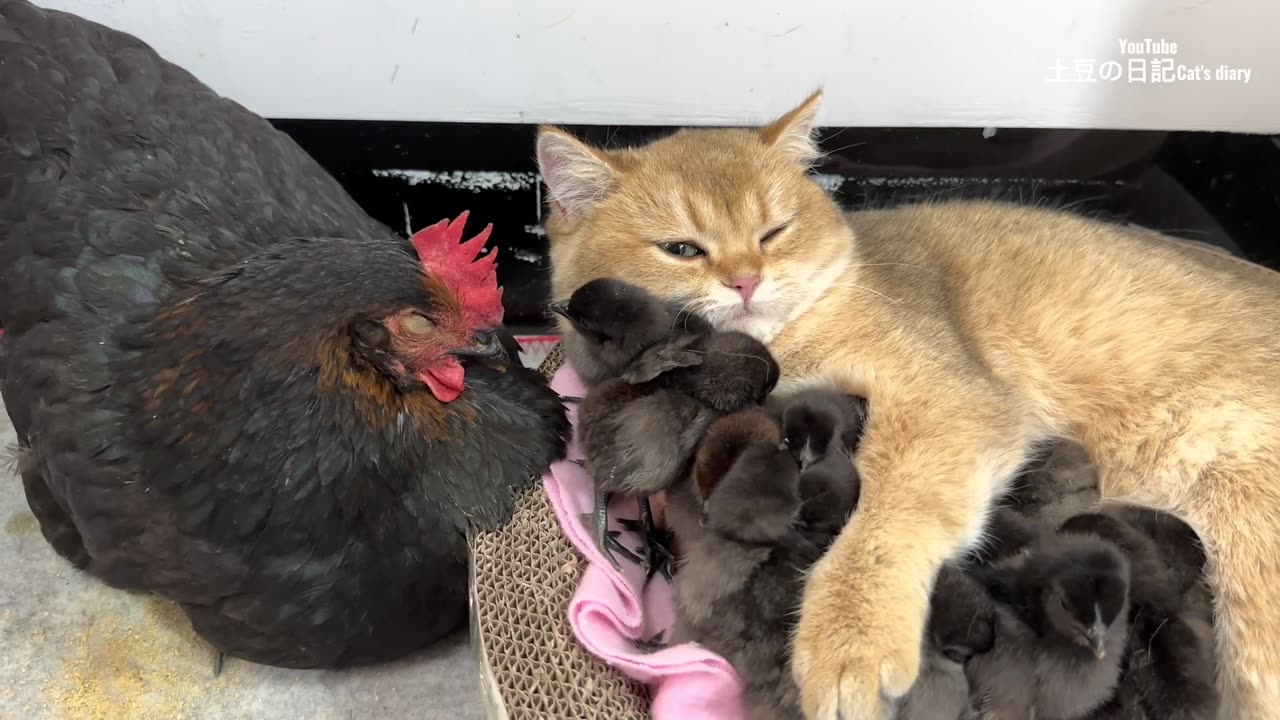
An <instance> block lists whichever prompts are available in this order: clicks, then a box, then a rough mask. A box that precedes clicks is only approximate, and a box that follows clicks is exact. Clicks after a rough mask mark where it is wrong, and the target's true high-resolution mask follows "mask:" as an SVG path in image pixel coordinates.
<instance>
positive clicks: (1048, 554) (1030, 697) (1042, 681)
mask: <svg viewBox="0 0 1280 720" xmlns="http://www.w3.org/2000/svg"><path fill="white" fill-rule="evenodd" d="M981 575H982V577H983V579H984V580H985V583H986V585H987V587H988V589H989V591H990V592H991V597H992V599H993V600H994V601H996V622H995V641H994V643H993V646H992V649H991V651H990V652H987V653H983V654H981V655H976V656H974V657H973V658H970V660H969V661H968V663H966V665H965V675H966V677H967V678H968V679H969V684H970V693H971V696H970V706H969V708H968V713H969V716H972V717H988V718H996V717H999V718H1026V717H1030V716H1031V715H1030V714H1031V712H1033V711H1034V713H1035V717H1038V718H1051V719H1055V720H1069V719H1072V718H1083V717H1086V716H1087V715H1088V714H1089V713H1090V712H1092V711H1094V710H1096V709H1098V708H1099V707H1100V706H1102V705H1103V704H1104V703H1106V702H1107V701H1108V699H1110V698H1111V696H1112V693H1113V691H1114V689H1115V687H1116V685H1117V682H1118V680H1119V677H1120V669H1121V661H1122V659H1123V656H1124V652H1123V651H1124V648H1125V643H1126V639H1127V631H1128V625H1129V623H1128V619H1129V585H1130V567H1129V562H1128V560H1127V559H1126V558H1125V555H1124V554H1123V553H1122V552H1121V550H1120V549H1119V548H1118V547H1116V546H1115V545H1114V544H1112V543H1110V542H1108V541H1106V540H1103V539H1101V538H1098V537H1096V536H1091V535H1076V534H1069V533H1068V534H1061V535H1058V536H1055V537H1047V538H1041V539H1037V540H1036V541H1035V542H1034V543H1032V544H1031V545H1030V546H1029V547H1028V548H1026V550H1025V551H1024V552H1021V553H1019V554H1017V555H1015V556H1013V557H1010V558H1007V559H1006V560H1004V561H1002V562H1000V563H997V564H996V565H994V566H992V567H990V568H984V569H983V570H982V571H981Z"/></svg>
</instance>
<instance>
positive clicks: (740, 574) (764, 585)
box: [667, 409, 849, 719]
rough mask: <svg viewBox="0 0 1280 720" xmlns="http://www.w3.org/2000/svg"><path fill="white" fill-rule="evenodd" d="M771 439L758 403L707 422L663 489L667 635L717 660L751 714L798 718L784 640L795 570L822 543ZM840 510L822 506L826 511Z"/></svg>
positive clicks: (786, 458)
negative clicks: (804, 526)
mask: <svg viewBox="0 0 1280 720" xmlns="http://www.w3.org/2000/svg"><path fill="white" fill-rule="evenodd" d="M780 441H781V434H780V432H779V428H778V426H777V424H776V422H775V421H774V420H773V419H771V418H770V417H769V416H768V415H767V414H766V413H765V412H763V411H761V410H755V409H753V410H746V411H743V412H740V413H735V414H732V415H728V416H725V417H723V418H720V419H719V420H717V421H716V422H715V423H713V424H712V426H711V428H710V429H709V430H708V431H707V434H706V437H705V438H704V439H703V441H702V443H701V444H700V445H699V447H698V452H697V456H696V459H695V462H694V468H693V471H692V472H691V473H690V475H689V476H688V479H687V480H686V481H685V482H682V483H679V484H678V485H676V486H675V487H673V488H672V489H671V490H670V491H669V493H668V500H667V519H668V521H669V522H670V524H671V528H672V529H673V530H674V531H675V534H676V537H677V539H678V540H679V541H680V543H681V547H682V549H683V550H684V553H683V556H682V564H681V567H680V572H679V573H678V574H677V576H676V582H675V589H676V633H675V637H676V639H677V640H678V641H695V642H698V643H701V644H702V645H704V646H705V647H707V648H708V649H710V650H712V651H713V652H716V653H719V654H720V655H721V656H723V657H724V658H725V659H727V660H728V661H729V662H730V663H731V664H732V665H733V666H734V668H735V669H736V670H737V671H738V674H739V675H740V676H741V677H742V679H743V682H744V684H745V685H746V696H747V702H748V704H749V706H750V707H751V709H752V713H753V716H754V717H768V718H797V719H798V718H801V717H802V714H801V711H800V707H799V692H798V689H797V688H796V686H795V682H794V681H793V680H792V677H791V670H790V660H789V647H788V645H789V642H790V637H791V632H792V630H793V624H794V621H795V617H796V611H797V609H798V607H799V603H800V597H801V592H802V590H803V585H804V575H805V572H806V571H807V569H808V568H809V567H810V566H811V565H812V564H813V563H814V562H816V561H817V560H818V558H819V557H821V555H822V547H823V545H824V543H823V542H822V541H818V542H815V541H814V539H813V538H812V537H811V535H810V534H809V533H805V532H802V531H801V530H800V529H799V527H798V516H799V513H800V507H801V503H802V502H803V501H804V499H805V498H804V497H803V495H802V494H801V490H800V467H799V464H798V463H797V462H796V461H795V459H794V458H793V457H792V456H791V453H789V452H788V451H786V450H785V449H782V448H781V447H780ZM848 512H849V508H848V507H843V508H841V507H832V508H831V514H832V516H833V518H834V517H840V516H844V515H847V514H848ZM829 540H830V538H828V539H827V542H829Z"/></svg>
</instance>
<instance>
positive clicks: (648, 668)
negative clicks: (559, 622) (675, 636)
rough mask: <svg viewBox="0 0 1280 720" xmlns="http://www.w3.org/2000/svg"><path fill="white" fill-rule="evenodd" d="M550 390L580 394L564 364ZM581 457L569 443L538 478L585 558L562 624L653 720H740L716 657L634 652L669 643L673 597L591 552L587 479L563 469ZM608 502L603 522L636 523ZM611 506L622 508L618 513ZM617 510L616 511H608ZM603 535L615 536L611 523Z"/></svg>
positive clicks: (675, 649) (738, 696)
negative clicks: (642, 693)
mask: <svg viewBox="0 0 1280 720" xmlns="http://www.w3.org/2000/svg"><path fill="white" fill-rule="evenodd" d="M551 388H552V389H553V390H555V391H556V392H558V393H560V394H561V395H568V396H574V397H582V396H583V395H584V394H585V392H586V390H585V388H584V387H583V385H582V381H581V380H579V379H578V375H577V373H575V372H574V371H573V369H572V368H571V367H569V365H567V364H566V365H565V366H564V367H562V368H561V369H560V371H559V372H557V373H556V376H555V377H554V378H553V379H552V381H551ZM569 421H570V422H571V423H572V424H573V426H574V427H575V428H576V427H577V421H578V413H577V408H576V407H575V406H574V405H572V404H571V405H569ZM575 435H576V432H575ZM581 457H582V454H581V452H580V451H579V449H578V444H577V439H576V437H575V438H574V439H573V440H572V441H570V443H569V454H568V458H567V459H566V460H563V461H561V462H558V463H556V464H554V465H552V466H551V470H550V471H549V472H548V473H547V474H546V476H545V477H543V486H544V487H545V488H546V491H547V496H548V497H549V498H550V500H551V505H552V507H553V508H555V513H556V518H557V519H558V520H559V521H560V527H561V528H562V529H563V530H564V534H565V536H566V537H568V538H569V541H570V542H572V543H573V544H574V546H575V547H576V548H577V549H578V552H580V553H582V554H583V555H584V556H585V557H586V558H587V569H586V571H585V572H584V573H583V575H582V584H581V585H579V586H578V590H577V592H575V593H574V595H573V599H572V600H570V601H569V625H570V627H572V628H573V634H574V635H575V636H576V637H577V638H578V642H580V643H582V645H583V646H584V647H585V648H586V649H587V651H588V652H590V653H591V654H592V655H595V656H596V657H597V658H599V659H600V660H602V661H603V662H605V663H608V664H609V665H612V666H613V667H616V668H618V669H619V670H620V671H622V672H623V673H625V674H626V675H628V676H629V677H632V678H634V679H636V680H639V681H641V682H643V683H646V684H648V685H649V686H650V688H651V690H652V692H653V698H652V707H651V713H652V716H653V717H654V718H655V719H656V720H704V719H705V720H736V719H737V718H743V717H746V710H745V706H744V705H743V702H742V680H741V679H740V678H739V677H738V674H737V673H736V672H735V671H734V669H733V667H732V666H731V665H729V663H728V661H726V660H725V659H724V658H722V657H720V656H719V655H716V654H715V653H713V652H711V651H709V650H707V649H706V648H704V647H702V646H701V645H698V644H696V643H684V644H681V645H671V646H668V647H666V648H663V649H661V650H658V651H657V652H648V651H646V650H644V649H643V648H642V647H640V646H637V645H636V643H637V642H643V641H646V640H649V639H651V638H653V637H654V636H655V635H657V634H658V633H662V639H663V640H664V641H665V640H667V639H669V638H670V636H671V628H672V626H673V624H674V620H675V595H674V593H673V591H672V588H671V585H670V583H668V582H667V581H666V580H665V579H664V578H663V577H662V576H661V575H657V576H655V577H654V578H653V580H651V581H650V582H649V586H648V588H645V586H644V568H643V567H641V566H639V565H636V564H633V563H631V562H630V561H628V560H627V559H626V558H619V562H620V564H621V565H622V570H621V571H618V570H614V568H613V566H612V565H610V564H609V561H608V560H607V559H606V558H605V557H604V555H603V554H601V552H600V550H599V549H598V548H597V547H596V544H595V540H594V538H593V537H592V532H591V529H590V527H589V526H588V525H585V524H584V521H583V518H584V516H587V515H589V514H590V512H591V504H592V497H593V494H592V490H593V484H592V482H591V477H590V476H589V475H587V472H586V471H585V470H583V469H582V468H581V467H579V466H578V465H576V464H574V463H572V462H569V460H575V459H580V458H581ZM616 500H617V502H615V503H614V504H613V505H611V506H610V508H609V515H610V518H611V519H613V520H614V521H615V522H616V518H618V517H632V518H634V517H635V516H636V510H635V504H634V501H629V500H627V499H626V498H617V499H616ZM618 502H621V503H623V504H622V505H620V506H618ZM615 506H618V507H615ZM619 508H622V511H621V512H616V510H618V509H619ZM611 529H617V530H621V528H620V527H613V524H611ZM618 539H619V540H620V541H621V542H622V544H623V545H625V546H626V547H640V545H641V541H640V538H639V537H637V536H636V535H635V534H634V533H631V532H628V531H625V530H623V531H622V534H621V536H619V538H618Z"/></svg>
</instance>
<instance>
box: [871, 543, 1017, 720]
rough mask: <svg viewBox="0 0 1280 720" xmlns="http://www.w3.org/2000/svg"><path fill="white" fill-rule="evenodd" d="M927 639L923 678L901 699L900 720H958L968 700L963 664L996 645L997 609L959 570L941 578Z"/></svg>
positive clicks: (945, 569)
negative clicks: (946, 719) (950, 719)
mask: <svg viewBox="0 0 1280 720" xmlns="http://www.w3.org/2000/svg"><path fill="white" fill-rule="evenodd" d="M927 632H928V635H926V637H925V648H924V650H925V652H924V659H923V662H922V664H921V668H920V675H919V677H918V678H917V679H916V682H915V684H914V685H912V686H911V691H910V692H908V693H907V695H906V697H904V698H903V699H902V704H901V705H900V706H899V707H898V712H897V714H896V715H895V717H896V718H897V720H934V719H935V718H954V717H956V716H958V715H959V714H960V712H961V711H962V710H963V709H964V707H965V705H966V703H967V701H968V699H969V682H968V680H966V679H965V676H964V664H965V662H967V661H968V660H969V658H971V657H973V656H974V655H978V654H980V653H984V652H987V651H989V650H990V649H991V647H992V644H993V643H994V642H995V605H994V604H993V603H992V602H991V596H990V595H989V594H988V593H987V590H986V588H985V587H983V586H982V585H981V583H979V582H978V581H977V580H976V579H975V578H973V577H972V576H971V575H969V574H968V573H967V572H966V571H965V570H964V569H963V568H962V567H961V566H959V565H956V564H953V563H947V564H944V565H943V566H942V569H941V570H940V571H939V572H938V579H937V581H935V582H934V586H933V593H932V595H931V596H930V600H929V624H928V627H927Z"/></svg>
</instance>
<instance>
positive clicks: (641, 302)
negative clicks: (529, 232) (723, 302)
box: [547, 277, 712, 387]
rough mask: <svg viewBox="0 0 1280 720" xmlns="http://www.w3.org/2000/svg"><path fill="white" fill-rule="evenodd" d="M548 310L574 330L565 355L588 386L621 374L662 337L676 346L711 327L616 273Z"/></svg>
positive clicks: (567, 336)
mask: <svg viewBox="0 0 1280 720" xmlns="http://www.w3.org/2000/svg"><path fill="white" fill-rule="evenodd" d="M547 309H549V310H550V311H551V312H553V313H555V314H557V315H559V316H561V317H563V318H564V319H565V320H566V321H567V322H568V324H569V327H570V328H571V329H572V330H573V332H569V333H565V335H564V340H563V346H564V352H565V357H566V358H567V359H568V360H569V363H570V364H571V365H572V366H573V369H574V370H575V371H576V372H577V373H578V376H579V377H580V378H581V379H582V381H583V383H585V384H586V385H587V387H594V386H595V385H597V384H599V383H601V382H604V381H605V380H608V379H610V378H617V377H619V376H621V375H622V373H623V371H624V370H626V369H627V366H629V365H631V364H632V363H633V362H634V361H635V360H636V359H637V358H638V357H640V354H641V353H642V352H643V351H645V350H647V349H649V348H651V347H653V346H654V345H657V344H658V343H660V342H663V341H669V342H672V343H673V344H674V345H677V346H678V345H679V344H680V342H681V340H682V338H691V337H693V336H696V335H706V334H710V333H711V331H712V330H711V326H710V325H708V324H707V322H706V321H705V320H703V319H702V318H701V317H699V316H697V315H694V314H692V313H689V312H686V311H682V310H681V309H680V308H679V307H678V306H676V305H674V304H672V303H668V302H663V301H662V300H660V299H658V298H657V297H654V296H653V295H652V294H650V293H649V292H648V291H646V290H645V289H644V288H641V287H637V286H635V285H632V284H630V283H628V282H626V281H623V280H619V279H617V278H608V277H607V278H598V279H596V280H592V281H590V282H588V283H586V284H584V285H582V286H581V287H579V288H578V289H577V290H575V291H573V294H572V295H570V296H569V299H568V300H565V301H563V302H554V303H551V304H550V305H548V306H547Z"/></svg>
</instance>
